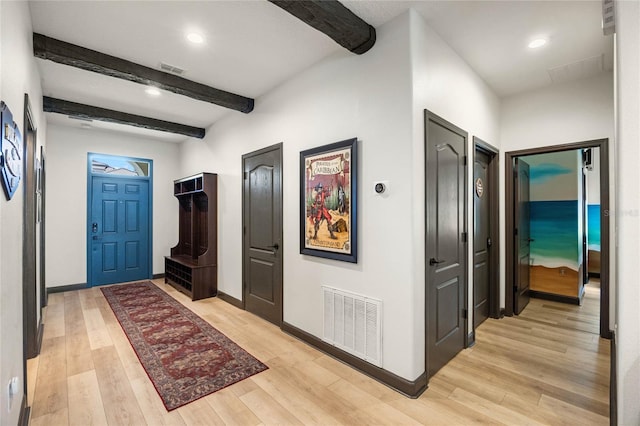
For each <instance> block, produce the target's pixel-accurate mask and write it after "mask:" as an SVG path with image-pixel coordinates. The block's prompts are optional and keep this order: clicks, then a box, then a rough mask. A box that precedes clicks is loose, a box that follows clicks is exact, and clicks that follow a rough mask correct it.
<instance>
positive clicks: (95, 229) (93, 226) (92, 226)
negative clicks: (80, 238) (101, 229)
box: [91, 222, 98, 234]
mask: <svg viewBox="0 0 640 426" xmlns="http://www.w3.org/2000/svg"><path fill="white" fill-rule="evenodd" d="M91 232H93V233H94V234H95V233H96V232H98V223H97V222H93V223H92V224H91Z"/></svg>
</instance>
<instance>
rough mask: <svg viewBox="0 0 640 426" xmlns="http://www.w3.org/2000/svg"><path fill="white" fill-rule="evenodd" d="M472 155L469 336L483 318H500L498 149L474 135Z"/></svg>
mask: <svg viewBox="0 0 640 426" xmlns="http://www.w3.org/2000/svg"><path fill="white" fill-rule="evenodd" d="M473 144H474V157H473V162H472V164H473V185H472V191H471V192H472V197H473V253H472V257H473V312H472V314H473V332H472V333H473V336H472V337H470V340H472V341H473V340H475V338H474V336H475V329H476V327H478V326H479V325H480V324H482V323H483V322H484V321H485V320H486V319H487V318H500V276H499V271H500V247H499V235H500V234H499V227H500V222H499V216H498V206H499V204H498V199H499V192H498V179H499V164H498V158H499V151H498V149H496V148H495V147H493V146H491V145H490V144H488V143H486V142H484V141H483V140H481V139H479V138H477V137H475V136H474V138H473Z"/></svg>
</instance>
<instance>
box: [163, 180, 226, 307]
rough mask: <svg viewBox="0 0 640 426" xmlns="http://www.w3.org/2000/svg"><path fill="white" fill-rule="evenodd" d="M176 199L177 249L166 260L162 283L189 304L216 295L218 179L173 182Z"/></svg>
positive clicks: (173, 249) (172, 250) (174, 248)
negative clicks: (184, 296) (169, 286)
mask: <svg viewBox="0 0 640 426" xmlns="http://www.w3.org/2000/svg"><path fill="white" fill-rule="evenodd" d="M173 195H175V196H176V198H177V199H178V204H179V209H178V229H179V231H178V233H179V241H178V245H177V246H175V247H173V248H172V249H171V256H165V261H164V271H165V278H164V281H165V283H168V284H171V285H172V286H173V287H175V288H176V289H177V290H179V291H181V292H183V293H185V294H186V295H188V296H189V297H191V300H199V299H205V298H207V297H213V296H215V295H216V294H217V292H218V277H217V275H218V274H217V269H218V268H217V260H218V230H217V223H218V213H217V212H218V175H216V174H215V173H200V174H197V175H195V176H190V177H186V178H184V179H179V180H176V181H174V182H173Z"/></svg>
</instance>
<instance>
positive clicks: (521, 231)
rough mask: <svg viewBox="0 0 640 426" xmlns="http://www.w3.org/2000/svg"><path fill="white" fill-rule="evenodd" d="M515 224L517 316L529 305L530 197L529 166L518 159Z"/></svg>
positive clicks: (515, 303)
mask: <svg viewBox="0 0 640 426" xmlns="http://www.w3.org/2000/svg"><path fill="white" fill-rule="evenodd" d="M515 171H516V173H515V176H516V184H515V191H516V193H515V197H514V198H515V200H516V201H515V223H516V226H517V228H516V235H515V238H516V243H515V247H516V256H515V259H517V262H518V264H517V266H516V268H515V274H516V276H515V289H514V290H515V291H514V297H515V300H514V312H515V314H519V313H520V312H522V310H523V309H524V308H525V306H527V304H528V303H529V281H530V276H531V273H530V270H531V268H530V254H531V247H530V245H531V233H530V214H529V210H530V195H529V189H530V185H529V180H530V178H529V176H530V175H529V164H527V163H526V162H525V161H523V160H522V159H520V158H516V159H515Z"/></svg>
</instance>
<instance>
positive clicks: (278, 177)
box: [242, 145, 282, 325]
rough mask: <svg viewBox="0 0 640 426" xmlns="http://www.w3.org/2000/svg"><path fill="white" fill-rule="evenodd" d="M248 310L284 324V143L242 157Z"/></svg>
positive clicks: (244, 259)
mask: <svg viewBox="0 0 640 426" xmlns="http://www.w3.org/2000/svg"><path fill="white" fill-rule="evenodd" d="M242 165H243V170H244V191H243V229H244V240H243V282H244V286H243V288H244V290H243V297H244V305H245V309H246V310H247V311H249V312H252V313H254V314H256V315H258V316H260V317H262V318H264V319H266V320H268V321H271V322H272V323H274V324H277V325H281V323H282V145H276V146H272V147H269V148H265V149H263V150H260V151H256V152H253V153H251V154H246V155H244V156H243V157H242Z"/></svg>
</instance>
